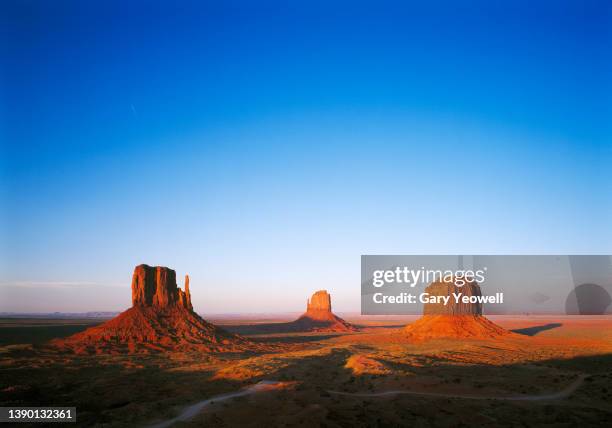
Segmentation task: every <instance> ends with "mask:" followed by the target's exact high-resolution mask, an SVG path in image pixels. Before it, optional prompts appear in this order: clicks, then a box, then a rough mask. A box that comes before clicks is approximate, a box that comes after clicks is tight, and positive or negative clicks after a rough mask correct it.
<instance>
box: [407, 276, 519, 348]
mask: <svg viewBox="0 0 612 428" xmlns="http://www.w3.org/2000/svg"><path fill="white" fill-rule="evenodd" d="M425 292H426V293H429V295H430V296H451V299H450V301H449V304H448V305H444V304H443V303H426V304H425V307H424V308H423V316H422V317H421V318H420V319H418V320H417V321H415V322H414V323H412V324H409V325H407V326H406V327H405V328H404V332H405V334H406V335H408V336H409V337H411V338H414V339H415V340H426V339H435V338H490V337H497V336H502V335H507V334H511V333H510V332H509V331H507V330H505V329H503V328H501V327H500V326H498V325H497V324H495V323H493V322H491V321H490V320H488V319H487V318H486V317H485V316H484V315H483V314H482V305H481V304H480V303H461V302H460V303H456V302H455V299H454V298H453V297H452V296H453V295H452V293H462V295H463V296H481V295H482V293H481V291H480V286H479V285H478V284H477V283H476V282H471V283H466V284H465V285H463V286H461V287H460V286H457V285H455V283H454V282H453V281H449V282H434V283H431V284H430V285H429V286H428V287H427V288H426V289H425Z"/></svg>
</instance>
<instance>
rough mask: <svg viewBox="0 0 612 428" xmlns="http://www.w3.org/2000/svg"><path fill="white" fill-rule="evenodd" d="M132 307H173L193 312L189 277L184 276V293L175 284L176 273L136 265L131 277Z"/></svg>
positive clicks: (161, 267)
mask: <svg viewBox="0 0 612 428" xmlns="http://www.w3.org/2000/svg"><path fill="white" fill-rule="evenodd" d="M132 306H153V307H157V308H160V309H161V308H167V307H173V306H179V307H183V308H185V309H188V310H190V311H191V310H193V307H192V305H191V294H190V293H189V276H185V291H183V290H181V289H180V288H178V286H177V284H176V272H175V271H174V270H172V269H170V268H167V267H164V266H149V265H145V264H142V265H138V266H136V268H134V275H132Z"/></svg>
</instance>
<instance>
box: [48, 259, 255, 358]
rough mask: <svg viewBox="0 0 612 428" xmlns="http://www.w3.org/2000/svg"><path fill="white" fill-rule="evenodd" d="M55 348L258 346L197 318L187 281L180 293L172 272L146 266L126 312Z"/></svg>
mask: <svg viewBox="0 0 612 428" xmlns="http://www.w3.org/2000/svg"><path fill="white" fill-rule="evenodd" d="M53 345H55V346H56V347H59V348H61V349H65V350H71V351H74V352H76V353H122V352H128V353H133V352H152V351H177V350H178V351H186V350H198V351H204V352H213V351H217V352H225V351H232V352H234V351H240V350H246V349H249V350H252V349H255V348H257V347H258V346H259V345H255V344H254V343H252V342H250V341H248V340H247V339H244V338H242V337H240V336H237V335H234V334H232V333H229V332H227V331H225V330H223V329H221V328H219V327H217V326H215V325H214V324H211V323H209V322H208V321H206V320H204V319H202V318H201V317H200V316H199V315H198V314H196V313H195V312H194V311H193V306H192V304H191V292H190V289H189V276H188V275H186V276H185V290H184V291H183V290H181V289H180V288H179V287H178V286H177V284H176V272H175V271H174V270H172V269H169V268H167V267H163V266H155V267H152V266H148V265H145V264H142V265H139V266H136V268H135V269H134V274H133V275H132V307H131V308H130V309H128V310H127V311H125V312H122V313H121V314H119V315H118V316H116V317H115V318H113V319H111V320H110V321H107V322H105V323H103V324H100V325H97V326H95V327H92V328H89V329H87V330H85V331H83V332H81V333H77V334H75V335H73V336H70V337H68V338H66V339H61V340H56V341H54V342H53Z"/></svg>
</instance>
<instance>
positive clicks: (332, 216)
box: [0, 0, 612, 313]
mask: <svg viewBox="0 0 612 428" xmlns="http://www.w3.org/2000/svg"><path fill="white" fill-rule="evenodd" d="M125 3H127V2H110V1H103V2H102V1H100V2H97V1H92V2H83V1H78V2H73V1H61V2H49V1H11V0H9V1H4V2H2V5H1V6H0V16H1V18H0V19H1V20H2V25H1V26H0V27H1V28H2V30H0V31H1V32H2V34H1V37H0V48H1V53H2V55H1V64H0V69H1V75H0V76H1V81H0V101H1V103H0V139H1V150H2V151H1V152H0V155H1V156H0V159H1V160H0V162H1V163H0V167H1V174H2V175H1V179H2V180H1V187H0V216H1V217H0V234H1V235H0V311H37V312H49V311H69V312H80V311H90V310H122V309H124V308H126V307H127V306H129V304H130V297H131V296H130V291H129V285H130V280H131V273H132V270H133V268H134V266H135V265H137V264H139V263H143V262H145V263H148V264H152V265H156V264H160V265H166V266H170V267H172V268H174V269H176V270H177V275H178V276H179V277H182V275H184V274H185V273H189V274H190V275H191V277H192V282H191V285H192V294H193V298H194V306H195V307H196V310H198V311H199V312H203V313H232V312H266V311H278V312H283V311H298V310H301V309H303V307H304V305H305V301H306V298H307V296H308V295H309V294H310V293H311V292H312V291H314V290H317V289H321V288H326V289H328V290H329V291H330V292H331V293H332V296H333V299H334V300H333V303H334V306H335V308H337V309H338V310H340V311H357V310H359V297H360V288H359V287H360V279H359V277H360V267H359V266H360V264H359V263H360V255H361V254H457V253H458V254H531V253H534V254H548V253H553V254H589V253H596V254H611V253H612V227H611V221H610V220H611V219H612V184H611V183H612V168H611V167H610V166H611V165H612V143H611V141H612V126H611V123H612V120H611V118H612V78H611V76H612V55H610V52H612V30H611V28H612V7H611V6H610V3H609V2H605V1H601V2H590V1H586V2H584V1H580V2H578V1H576V2H567V1H550V2H544V1H543V2H532V1H530V2H520V1H519V2H510V1H508V2H505V4H503V2H491V1H482V2H453V3H454V4H453V3H450V2H448V3H447V2H432V3H431V4H430V5H429V6H425V5H424V3H426V2H415V3H414V4H407V3H409V2H380V1H376V2H367V3H366V2H355V1H351V2H333V3H334V5H331V4H330V3H332V2H312V1H309V2H286V1H279V2H267V1H265V2H264V1H262V2H246V1H245V2H231V1H228V2H210V3H208V2H196V3H188V2H181V4H180V6H177V5H176V2H169V1H168V2H164V3H152V2H142V3H138V2H130V4H129V5H128V4H125ZM288 3H289V4H288ZM427 3H429V2H427ZM457 3H463V5H461V6H458V5H457ZM534 3H537V4H534ZM606 3H607V4H606ZM181 283H182V281H181Z"/></svg>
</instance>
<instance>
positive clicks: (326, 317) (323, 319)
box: [290, 290, 357, 332]
mask: <svg viewBox="0 0 612 428" xmlns="http://www.w3.org/2000/svg"><path fill="white" fill-rule="evenodd" d="M290 324H291V325H292V327H293V329H295V330H296V331H321V332H323V331H325V332H341V331H356V330H357V328H356V327H355V326H353V325H352V324H350V323H348V322H346V321H344V320H343V319H342V318H340V317H338V316H337V315H335V314H334V313H333V312H332V306H331V295H330V294H329V293H328V292H327V291H325V290H319V291H317V292H316V293H314V294H313V295H312V297H311V298H310V299H309V300H307V301H306V312H305V313H304V314H303V315H302V316H300V317H299V318H298V319H297V320H295V321H293V322H291V323H290Z"/></svg>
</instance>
